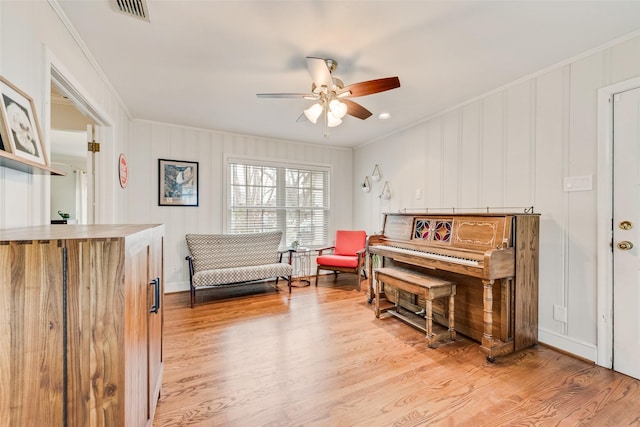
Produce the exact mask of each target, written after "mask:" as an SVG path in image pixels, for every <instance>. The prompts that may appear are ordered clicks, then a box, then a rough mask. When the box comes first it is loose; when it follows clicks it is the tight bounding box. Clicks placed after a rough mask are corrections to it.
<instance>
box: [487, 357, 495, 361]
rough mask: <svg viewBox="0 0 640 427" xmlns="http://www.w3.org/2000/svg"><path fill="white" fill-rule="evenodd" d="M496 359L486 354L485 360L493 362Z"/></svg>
mask: <svg viewBox="0 0 640 427" xmlns="http://www.w3.org/2000/svg"><path fill="white" fill-rule="evenodd" d="M495 361H496V358H495V357H491V356H487V362H489V363H494V362H495Z"/></svg>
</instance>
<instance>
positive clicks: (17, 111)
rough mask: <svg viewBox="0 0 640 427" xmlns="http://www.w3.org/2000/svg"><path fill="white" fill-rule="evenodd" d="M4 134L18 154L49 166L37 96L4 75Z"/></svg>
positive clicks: (0, 89)
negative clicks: (32, 96) (39, 120)
mask: <svg viewBox="0 0 640 427" xmlns="http://www.w3.org/2000/svg"><path fill="white" fill-rule="evenodd" d="M0 122H1V123H0V125H1V126H0V136H2V143H3V146H4V147H3V148H4V150H6V151H9V152H10V153H13V154H14V155H15V156H17V157H21V158H23V159H26V160H30V161H32V162H35V163H38V164H41V165H45V166H48V163H47V158H46V156H45V152H44V150H43V149H42V133H41V132H40V124H39V123H38V118H37V116H36V107H35V103H34V102H33V98H31V97H30V96H29V95H27V94H26V93H24V92H23V91H21V90H20V89H18V88H17V87H16V86H14V85H13V84H11V82H9V81H8V80H6V79H5V78H4V77H2V76H0Z"/></svg>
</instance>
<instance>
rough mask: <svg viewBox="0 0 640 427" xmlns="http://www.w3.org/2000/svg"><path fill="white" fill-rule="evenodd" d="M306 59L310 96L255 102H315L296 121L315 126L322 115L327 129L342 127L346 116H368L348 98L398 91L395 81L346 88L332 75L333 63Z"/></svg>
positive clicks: (280, 95)
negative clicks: (299, 99)
mask: <svg viewBox="0 0 640 427" xmlns="http://www.w3.org/2000/svg"><path fill="white" fill-rule="evenodd" d="M306 59H307V68H308V69H309V74H311V79H312V81H313V83H312V84H311V93H258V94H257V96H258V98H302V99H310V100H315V101H317V102H316V103H314V104H313V105H312V106H311V107H309V108H307V109H306V110H304V112H303V113H302V114H301V115H300V117H298V121H303V120H309V121H310V122H312V123H317V121H318V118H319V117H320V115H322V114H324V116H325V123H326V125H327V126H328V127H335V126H338V125H339V124H341V123H342V118H343V117H344V116H345V115H347V114H349V115H351V116H353V117H357V118H359V119H362V120H365V119H366V118H368V117H370V116H371V111H369V110H367V109H366V108H364V107H363V106H362V105H360V104H358V103H356V102H354V101H352V100H350V99H348V98H355V97H358V96H366V95H371V94H374V93H378V92H384V91H386V90H390V89H395V88H398V87H400V79H398V77H386V78H382V79H376V80H368V81H364V82H360V83H354V84H351V85H348V86H345V85H344V83H343V82H342V80H340V79H339V78H337V77H334V76H333V74H332V73H333V72H334V71H335V69H336V68H337V66H338V63H337V62H336V61H335V60H333V59H324V58H315V57H310V56H308V57H307V58H306Z"/></svg>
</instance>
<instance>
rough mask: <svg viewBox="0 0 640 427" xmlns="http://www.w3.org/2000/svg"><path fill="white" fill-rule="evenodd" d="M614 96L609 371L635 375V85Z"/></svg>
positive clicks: (639, 200) (638, 340) (639, 291)
mask: <svg viewBox="0 0 640 427" xmlns="http://www.w3.org/2000/svg"><path fill="white" fill-rule="evenodd" d="M613 99H614V102H613V369H614V370H616V371H618V372H621V373H623V374H626V375H629V376H632V377H634V378H639V379H640V361H638V355H640V256H639V252H638V251H640V88H637V89H633V90H629V91H626V92H622V93H619V94H616V95H614V97H613Z"/></svg>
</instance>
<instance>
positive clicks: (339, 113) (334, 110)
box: [329, 99, 347, 119]
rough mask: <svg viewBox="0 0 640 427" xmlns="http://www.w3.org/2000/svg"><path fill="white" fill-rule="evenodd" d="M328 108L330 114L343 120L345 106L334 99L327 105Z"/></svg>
mask: <svg viewBox="0 0 640 427" xmlns="http://www.w3.org/2000/svg"><path fill="white" fill-rule="evenodd" d="M329 108H330V109H331V114H333V115H334V116H335V117H336V118H338V119H341V118H343V117H344V116H345V115H346V114H347V104H345V103H344V102H340V101H338V100H337V99H334V100H333V101H331V102H330V103H329Z"/></svg>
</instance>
